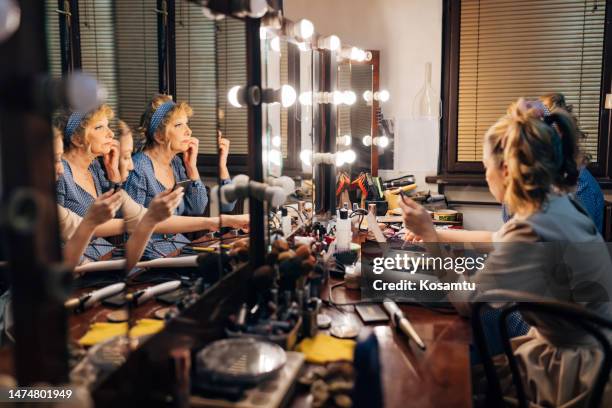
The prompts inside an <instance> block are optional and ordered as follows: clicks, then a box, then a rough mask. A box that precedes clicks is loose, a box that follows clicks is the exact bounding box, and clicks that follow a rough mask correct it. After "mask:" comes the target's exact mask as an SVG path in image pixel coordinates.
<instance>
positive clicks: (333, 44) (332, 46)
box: [329, 35, 342, 51]
mask: <svg viewBox="0 0 612 408" xmlns="http://www.w3.org/2000/svg"><path fill="white" fill-rule="evenodd" d="M341 45H342V43H341V42H340V38H338V36H337V35H330V36H329V50H330V51H337V50H339V49H340V47H341Z"/></svg>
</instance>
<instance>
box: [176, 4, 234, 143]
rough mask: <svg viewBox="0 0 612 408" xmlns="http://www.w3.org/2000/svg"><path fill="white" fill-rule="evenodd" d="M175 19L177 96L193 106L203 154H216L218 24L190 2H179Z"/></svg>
mask: <svg viewBox="0 0 612 408" xmlns="http://www.w3.org/2000/svg"><path fill="white" fill-rule="evenodd" d="M175 19H176V98H177V101H185V102H188V103H189V104H190V105H191V107H192V108H193V117H192V118H191V119H190V120H189V126H190V127H191V130H192V131H193V136H195V137H197V138H198V139H199V140H200V153H204V154H216V153H217V141H216V128H217V114H216V109H217V99H216V98H217V92H216V77H215V75H216V56H215V38H216V33H215V27H216V23H215V22H214V21H212V20H210V19H208V18H206V17H205V16H204V15H202V8H201V7H200V6H197V5H195V4H193V3H189V2H187V1H179V2H178V3H177V4H176V11H175ZM231 150H232V152H234V150H235V146H234V143H232V146H231Z"/></svg>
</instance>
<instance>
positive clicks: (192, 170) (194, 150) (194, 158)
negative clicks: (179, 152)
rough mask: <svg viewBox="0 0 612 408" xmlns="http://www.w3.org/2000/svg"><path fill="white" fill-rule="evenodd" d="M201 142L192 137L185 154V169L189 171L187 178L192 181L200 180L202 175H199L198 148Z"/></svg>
mask: <svg viewBox="0 0 612 408" xmlns="http://www.w3.org/2000/svg"><path fill="white" fill-rule="evenodd" d="M199 146H200V141H199V140H198V139H197V138H195V137H192V138H190V139H189V147H187V150H186V151H185V152H184V153H183V162H184V163H185V169H186V170H187V176H188V177H189V178H190V179H191V180H199V178H200V175H199V174H198V150H199V149H198V147H199Z"/></svg>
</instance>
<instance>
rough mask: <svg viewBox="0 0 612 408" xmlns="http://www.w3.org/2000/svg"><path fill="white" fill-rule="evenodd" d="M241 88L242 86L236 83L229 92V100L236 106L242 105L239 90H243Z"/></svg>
mask: <svg viewBox="0 0 612 408" xmlns="http://www.w3.org/2000/svg"><path fill="white" fill-rule="evenodd" d="M241 88H242V87H241V86H239V85H236V86H234V87H232V88H231V89H230V90H229V91H228V92H227V101H228V102H229V103H230V104H231V105H232V106H234V107H236V108H241V107H242V105H241V104H240V100H239V92H240V91H241Z"/></svg>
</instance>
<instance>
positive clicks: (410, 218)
mask: <svg viewBox="0 0 612 408" xmlns="http://www.w3.org/2000/svg"><path fill="white" fill-rule="evenodd" d="M399 204H400V207H402V210H403V212H404V214H403V217H404V225H405V226H406V228H407V229H409V230H410V232H411V233H412V235H414V236H415V237H420V238H421V240H422V241H423V242H437V241H438V234H436V230H435V229H434V226H433V222H432V221H431V217H430V216H429V213H428V212H427V210H425V208H423V206H422V205H420V204H417V203H416V202H414V201H413V200H411V199H410V198H408V197H401V199H400V201H399Z"/></svg>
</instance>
